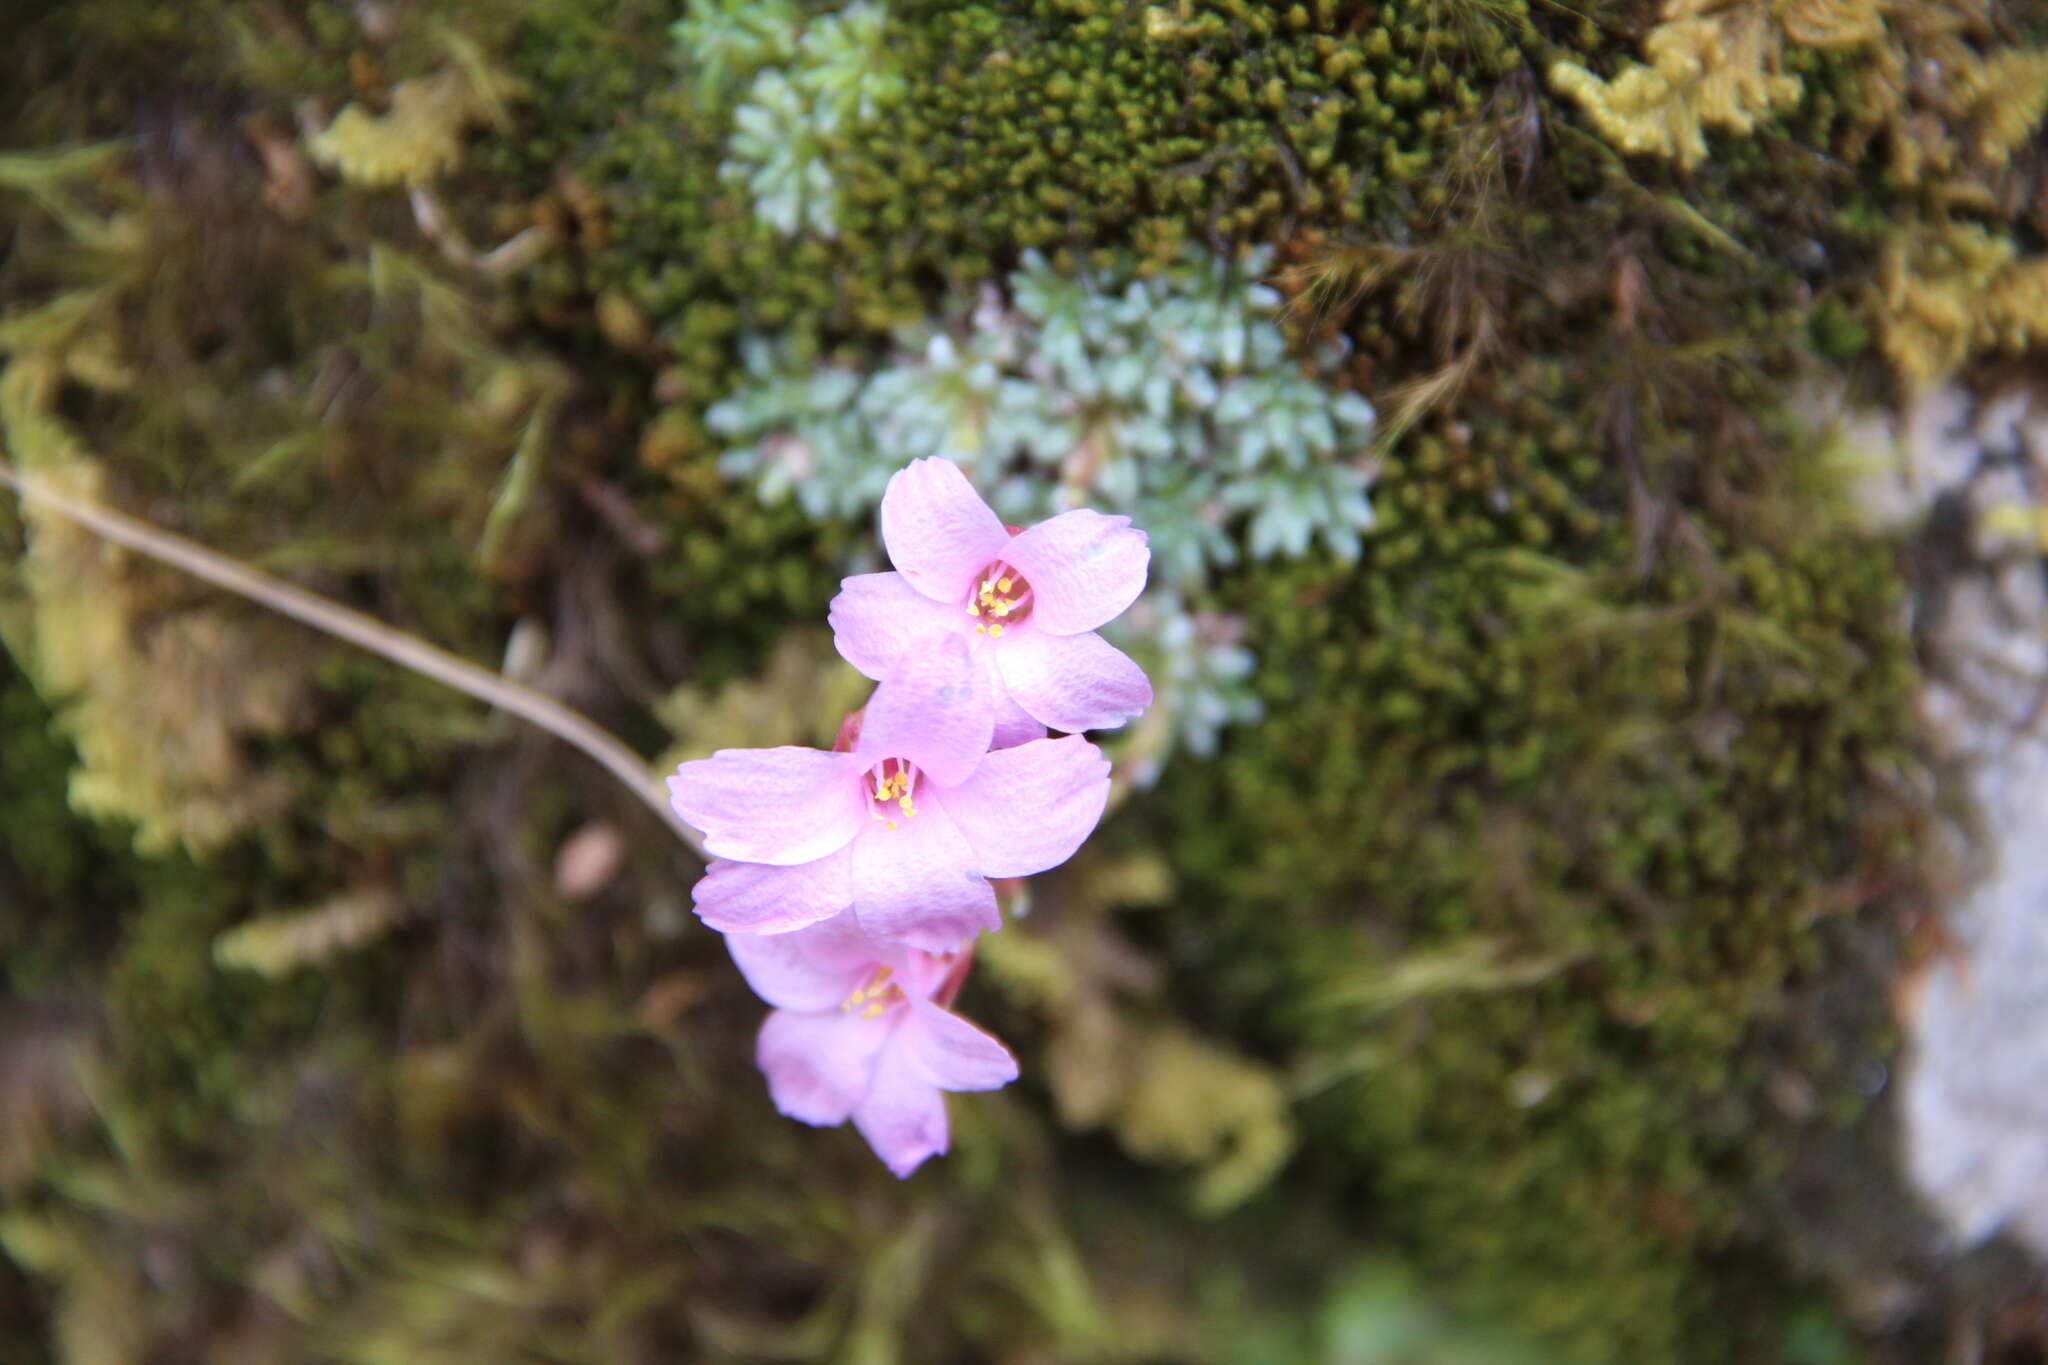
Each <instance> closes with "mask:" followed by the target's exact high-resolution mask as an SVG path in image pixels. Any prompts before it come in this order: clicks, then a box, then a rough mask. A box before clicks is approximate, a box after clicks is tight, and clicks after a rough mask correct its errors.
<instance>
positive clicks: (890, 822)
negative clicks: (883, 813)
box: [887, 820, 896, 829]
mask: <svg viewBox="0 0 2048 1365" xmlns="http://www.w3.org/2000/svg"><path fill="white" fill-rule="evenodd" d="M887 823H888V826H889V828H890V829H894V828H896V822H895V821H894V820H890V821H888V822H887Z"/></svg>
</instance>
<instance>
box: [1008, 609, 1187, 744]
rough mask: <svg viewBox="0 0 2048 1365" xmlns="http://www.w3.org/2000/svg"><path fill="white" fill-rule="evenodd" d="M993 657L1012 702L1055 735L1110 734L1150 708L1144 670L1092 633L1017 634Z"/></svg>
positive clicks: (1019, 632)
mask: <svg viewBox="0 0 2048 1365" xmlns="http://www.w3.org/2000/svg"><path fill="white" fill-rule="evenodd" d="M1033 624H1034V625H1035V624H1036V623H1035V622H1034V623H1033ZM995 655H996V668H997V670H998V671H999V672H1000V673H1001V674H1002V678H1003V687H1004V689H1005V690H1006V691H1007V692H1008V693H1009V694H1010V699H1011V700H1012V701H1014V702H1016V703H1017V704H1018V705H1019V706H1021V707H1023V708H1024V709H1025V710H1026V711H1028V712H1030V713H1031V715H1032V716H1034V717H1036V718H1037V719H1039V720H1042V721H1044V722H1045V723H1046V724H1047V725H1049V726H1051V727H1052V728H1053V729H1055V730H1064V731H1067V732H1068V733H1076V734H1077V733H1079V732H1080V731H1082V730H1113V729H1115V728H1116V727H1117V726H1119V725H1122V724H1123V723H1124V722H1125V721H1127V720H1129V719H1130V718H1131V717H1133V716H1135V715H1137V714H1139V713H1140V712H1142V711H1143V710H1144V709H1145V708H1146V707H1148V706H1150V705H1151V704H1152V684H1151V682H1150V681H1148V680H1147V679H1146V677H1145V670H1144V669H1142V668H1140V667H1138V666H1137V665H1136V664H1134V663H1132V662H1131V660H1130V657H1129V656H1128V655H1126V654H1125V653H1124V652H1123V651H1122V650H1120V649H1118V648H1117V647H1116V646H1115V645H1113V644H1111V643H1110V642H1109V641H1107V640H1105V639H1103V638H1102V637H1101V636H1100V635H1097V634H1096V633H1095V632H1094V631H1092V630H1091V631H1085V632H1083V633H1082V634H1079V635H1048V634H1046V633H1045V632H1044V631H1042V630H1031V629H1025V630H1020V631H1017V632H1016V633H1015V634H1014V635H1008V636H1005V637H1004V638H1003V642H1002V644H1001V645H999V646H997V648H996V650H995Z"/></svg>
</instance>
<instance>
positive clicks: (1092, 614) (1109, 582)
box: [1003, 507, 1152, 635]
mask: <svg viewBox="0 0 2048 1365" xmlns="http://www.w3.org/2000/svg"><path fill="white" fill-rule="evenodd" d="M1003 561H1004V562H1005V563H1007V564H1010V565H1012V566H1013V567H1015V568H1016V569H1017V570H1018V571H1019V572H1021V573H1022V574H1023V575H1024V577H1025V578H1026V579H1028V580H1029V581H1030V583H1031V623H1032V624H1033V625H1035V626H1037V627H1038V628H1039V629H1040V630H1045V631H1050V632H1052V633H1053V634H1054V635H1076V634H1079V633H1080V632H1081V631H1084V630H1093V629H1095V628H1096V627H1097V626H1099V625H1101V624H1103V623H1104V622H1105V621H1110V620H1113V619H1115V617H1116V616H1117V615H1118V614H1120V613H1121V612H1122V611H1123V609H1124V608H1125V607H1128V606H1129V605H1131V603H1133V602H1135V601H1137V600H1138V594H1139V593H1141V592H1143V591H1144V590H1145V569H1146V566H1147V565H1149V564H1150V563H1151V562H1152V549H1151V547H1150V546H1149V545H1147V544H1146V542H1145V533H1144V532H1143V531H1140V530H1138V529H1137V528H1135V527H1133V526H1132V525H1131V519H1130V518H1129V517H1111V516H1104V515H1103V514H1102V513H1100V512H1093V511H1090V510H1088V509H1087V508H1085V507H1083V508H1077V509H1076V510H1074V511H1072V512H1062V513H1060V514H1059V515H1058V516H1056V517H1054V518H1053V519H1052V520H1050V521H1041V522H1039V523H1038V525H1036V526H1033V527H1030V528H1028V529H1026V530H1025V531H1023V532H1022V533H1021V534H1019V535H1017V536H1016V537H1014V538H1013V539H1012V540H1011V541H1010V543H1009V545H1007V546H1006V547H1004V549H1003Z"/></svg>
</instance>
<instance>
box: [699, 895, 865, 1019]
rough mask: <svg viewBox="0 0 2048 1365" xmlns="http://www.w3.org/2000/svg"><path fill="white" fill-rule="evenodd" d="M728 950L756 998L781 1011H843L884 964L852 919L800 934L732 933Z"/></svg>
mask: <svg viewBox="0 0 2048 1365" xmlns="http://www.w3.org/2000/svg"><path fill="white" fill-rule="evenodd" d="M725 948H727V952H731V954H733V966H737V968H739V974H741V976H745V978H748V984H750V986H754V995H758V997H762V999H764V1001H768V1003H770V1005H774V1007H776V1009H809V1011H821V1009H838V1007H840V1005H844V1003H846V997H848V995H852V993H854V990H858V988H860V986H862V984H864V982H866V978H868V976H870V974H872V972H874V968H877V966H879V962H881V958H877V954H874V943H872V941H870V939H868V935H866V933H862V931H860V923H858V921H856V919H854V917H852V915H836V917H834V919H827V921H823V923H817V925H811V927H809V929H797V931H795V933H729V935H727V937H725Z"/></svg>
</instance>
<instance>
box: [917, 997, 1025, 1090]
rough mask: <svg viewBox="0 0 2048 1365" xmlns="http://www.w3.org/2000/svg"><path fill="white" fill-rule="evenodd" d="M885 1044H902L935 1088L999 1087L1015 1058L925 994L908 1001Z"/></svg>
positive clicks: (1013, 1073) (1009, 1076) (1013, 1071)
mask: <svg viewBox="0 0 2048 1365" xmlns="http://www.w3.org/2000/svg"><path fill="white" fill-rule="evenodd" d="M889 1046H890V1048H891V1049H892V1050H894V1049H898V1048H900V1049H902V1050H903V1052H904V1053H905V1054H906V1055H907V1056H908V1057H909V1058H910V1060H911V1062H912V1063H914V1064H915V1065H916V1067H917V1070H918V1072H919V1073H920V1074H922V1075H923V1077H924V1078H925V1079H926V1080H928V1081H930V1082H931V1083H932V1084H933V1085H936V1086H937V1087H939V1089H941V1090H1000V1089H1002V1088H1003V1087H1004V1086H1006V1085H1008V1084H1009V1083H1010V1082H1011V1081H1014V1080H1016V1079H1017V1059H1016V1058H1015V1057H1012V1056H1011V1055H1010V1050H1009V1049H1008V1048H1006V1047H1004V1046H1003V1045H1002V1044H1001V1043H999V1042H997V1041H996V1040H995V1039H994V1038H992V1037H990V1036H989V1035H988V1034H986V1033H983V1032H982V1031H981V1030H980V1029H978V1028H976V1027H975V1026H974V1025H972V1024H970V1023H968V1022H967V1021H966V1020H965V1019H962V1018H961V1017H960V1016H959V1015H957V1014H954V1013H953V1012H952V1011H951V1010H943V1009H940V1008H939V1007H938V1006H937V1005H934V1004H932V1003H931V1002H930V1001H929V1000H913V1001H911V1002H910V1010H909V1013H908V1015H907V1016H906V1017H905V1018H904V1019H903V1021H902V1022H901V1023H899V1024H897V1026H896V1036H895V1037H894V1038H892V1039H891V1040H890V1041H889Z"/></svg>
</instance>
